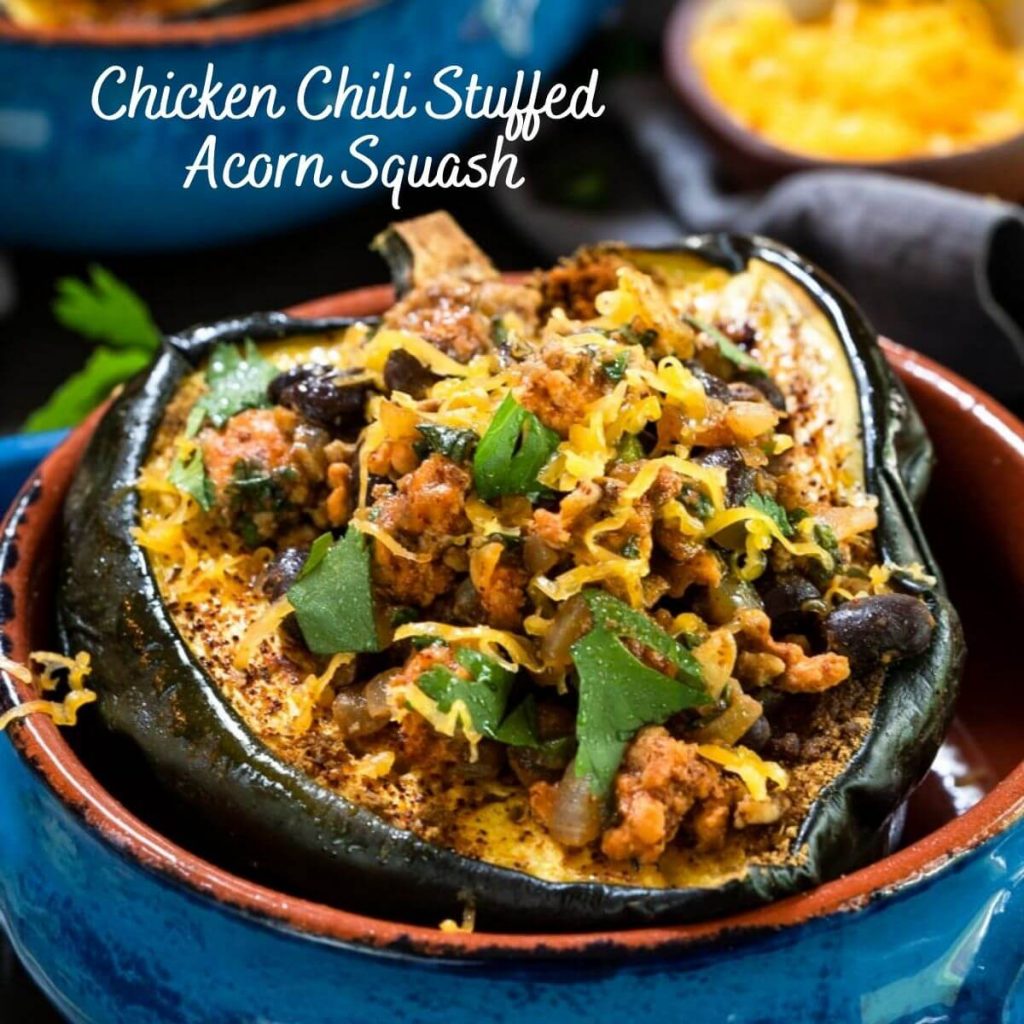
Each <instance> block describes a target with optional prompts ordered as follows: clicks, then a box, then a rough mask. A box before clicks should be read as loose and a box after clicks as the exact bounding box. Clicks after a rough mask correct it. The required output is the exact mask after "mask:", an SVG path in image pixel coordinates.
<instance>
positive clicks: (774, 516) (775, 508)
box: [745, 491, 794, 539]
mask: <svg viewBox="0 0 1024 1024" xmlns="http://www.w3.org/2000/svg"><path fill="white" fill-rule="evenodd" d="M745 504H746V506H747V508H753V509H756V510H757V511H758V512H763V513H764V514H765V515H766V516H767V517H768V518H769V519H770V520H771V521H772V522H773V523H774V524H775V525H776V526H777V527H778V528H779V532H780V533H781V534H782V536H783V537H785V538H787V539H790V538H792V537H793V536H794V530H793V524H792V523H791V522H790V520H789V516H788V514H787V513H786V510H785V509H784V508H783V507H782V506H781V505H780V504H779V503H778V502H777V501H776V500H775V499H774V498H771V497H769V496H768V495H767V494H758V493H757V492H756V491H755V492H754V493H753V494H750V495H748V496H747V500H746V502H745Z"/></svg>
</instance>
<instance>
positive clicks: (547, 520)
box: [533, 480, 603, 551]
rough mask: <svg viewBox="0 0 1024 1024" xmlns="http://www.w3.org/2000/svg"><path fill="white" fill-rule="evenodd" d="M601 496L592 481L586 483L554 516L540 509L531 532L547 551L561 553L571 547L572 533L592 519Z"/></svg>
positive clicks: (563, 502) (568, 496)
mask: <svg viewBox="0 0 1024 1024" xmlns="http://www.w3.org/2000/svg"><path fill="white" fill-rule="evenodd" d="M602 497H603V492H602V490H601V488H600V486H598V484H596V483H594V482H593V481H592V480H585V481H584V482H583V483H581V484H579V485H578V486H577V487H576V488H575V489H574V490H572V491H570V492H569V493H568V494H567V495H566V496H565V497H564V498H563V499H562V501H561V503H560V504H559V506H558V511H557V512H549V511H548V510H547V509H543V508H539V509H537V511H536V512H534V514H533V530H534V532H535V533H536V534H537V535H538V536H539V537H540V539H541V540H542V541H544V543H545V544H547V545H548V547H551V548H554V549H555V550H556V551H560V550H564V549H565V548H567V547H569V545H570V544H571V543H572V535H573V533H574V532H582V530H581V529H580V528H581V526H583V524H584V523H586V524H587V525H589V523H590V522H591V520H592V519H593V518H594V513H595V512H596V510H597V506H598V504H599V502H600V501H601V498H602Z"/></svg>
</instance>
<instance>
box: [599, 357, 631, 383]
mask: <svg viewBox="0 0 1024 1024" xmlns="http://www.w3.org/2000/svg"><path fill="white" fill-rule="evenodd" d="M628 367H629V353H628V352H620V353H619V354H618V355H617V356H616V357H615V358H614V359H605V360H604V362H602V363H601V369H602V371H604V375H605V376H606V377H607V378H608V379H609V380H610V381H612V383H614V384H618V383H619V381H620V380H622V378H623V377H625V376H626V370H627V369H628Z"/></svg>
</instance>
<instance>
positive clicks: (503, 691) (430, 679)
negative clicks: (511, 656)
mask: <svg viewBox="0 0 1024 1024" xmlns="http://www.w3.org/2000/svg"><path fill="white" fill-rule="evenodd" d="M455 660H456V661H457V662H458V663H459V665H460V666H461V667H462V668H463V669H465V670H466V672H467V673H469V679H463V678H462V677H461V676H459V675H456V674H455V673H454V672H452V671H451V670H450V669H447V668H445V667H444V666H443V665H436V666H435V667H434V668H431V669H428V670H427V671H426V672H424V673H423V675H421V676H420V677H419V679H417V680H416V685H417V686H418V687H419V688H420V689H421V690H422V691H423V692H424V693H425V694H426V695H427V696H428V697H430V699H431V700H433V701H434V702H435V703H436V704H437V706H438V708H439V709H440V710H441V711H444V712H447V711H451V709H452V705H453V704H455V702H456V701H462V703H463V704H464V705H465V707H466V710H467V711H468V712H469V717H470V718H471V719H472V721H473V728H474V729H476V730H477V732H479V733H481V734H482V735H484V736H489V737H491V738H492V739H497V738H498V732H499V731H500V726H501V724H502V719H503V718H504V717H505V707H506V705H507V704H508V697H509V693H510V692H511V691H512V684H513V683H514V682H515V676H513V675H512V673H511V672H509V671H508V669H505V668H502V666H501V665H499V664H498V663H497V662H496V661H495V660H494V659H493V658H488V657H487V656H486V655H485V654H481V653H480V652H479V651H473V650H470V649H469V648H468V647H460V648H458V650H456V652H455ZM524 727H525V726H524V724H523V723H522V722H517V723H514V726H513V727H512V728H511V729H510V734H511V735H513V736H514V737H515V736H516V735H517V734H518V733H520V732H521V731H522V729H523V728H524ZM503 742H508V740H505V741H503Z"/></svg>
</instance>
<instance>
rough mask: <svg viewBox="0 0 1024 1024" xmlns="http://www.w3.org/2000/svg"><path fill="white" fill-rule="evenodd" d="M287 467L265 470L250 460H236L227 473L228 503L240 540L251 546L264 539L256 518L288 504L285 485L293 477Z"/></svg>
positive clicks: (294, 472)
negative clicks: (228, 474)
mask: <svg viewBox="0 0 1024 1024" xmlns="http://www.w3.org/2000/svg"><path fill="white" fill-rule="evenodd" d="M296 475H297V474H296V471H295V470H294V469H293V468H292V467H291V466H286V467H284V468H281V469H275V470H267V469H266V468H265V467H264V466H263V465H262V464H261V463H259V462H255V461H253V460H251V459H239V460H238V461H237V462H236V463H235V464H234V466H233V467H232V470H231V482H230V483H229V484H228V487H227V491H228V504H229V505H230V508H231V511H232V512H233V513H234V516H235V521H236V526H237V528H238V532H239V533H240V534H241V535H242V540H244V541H245V543H246V544H248V545H249V546H250V547H255V546H256V545H257V544H259V543H260V541H261V540H264V539H265V537H264V536H263V534H262V533H261V531H260V530H259V528H258V527H257V525H256V517H257V516H259V515H264V514H267V513H270V514H271V515H273V514H274V513H277V512H280V511H281V509H283V508H285V507H286V506H287V505H288V503H289V502H288V496H287V492H286V490H285V485H286V484H287V483H290V482H291V481H292V480H294V479H295V477H296Z"/></svg>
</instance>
